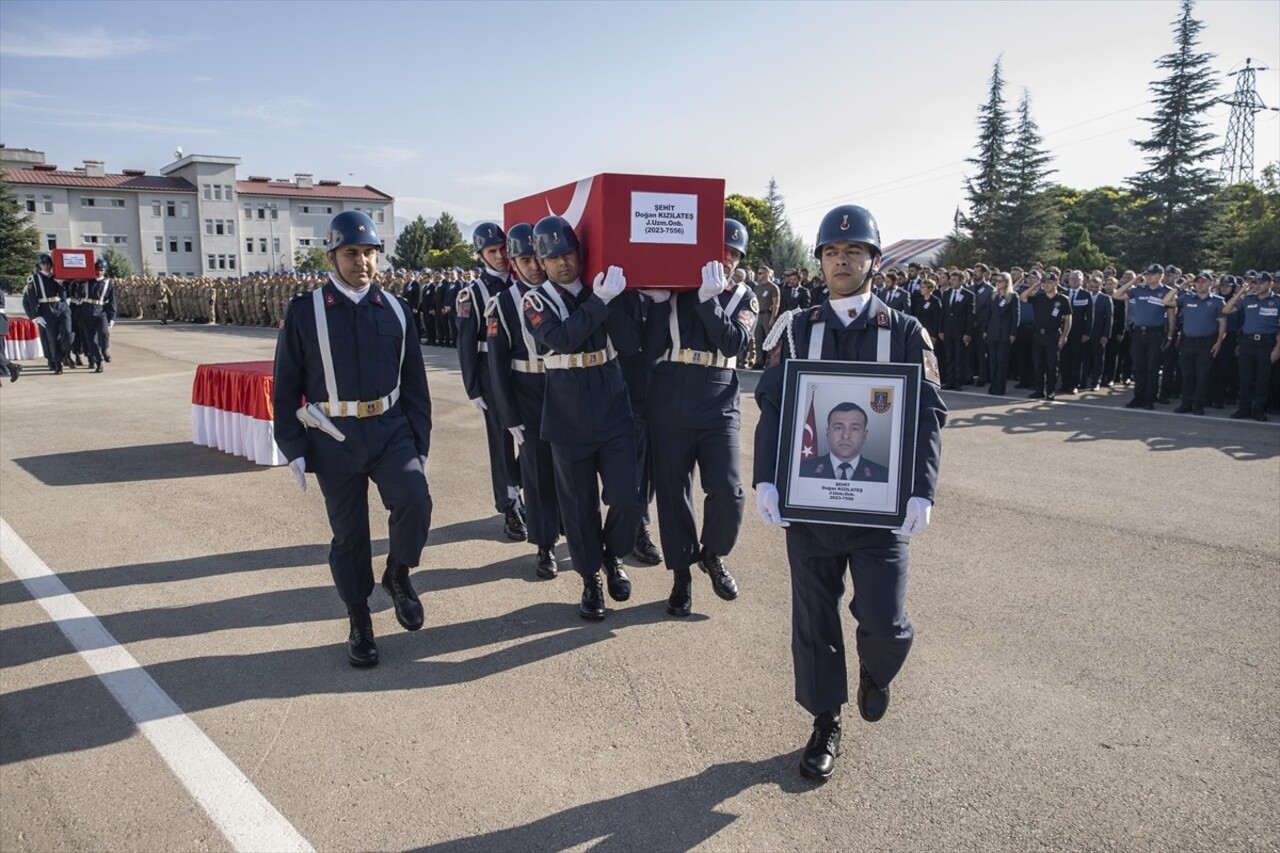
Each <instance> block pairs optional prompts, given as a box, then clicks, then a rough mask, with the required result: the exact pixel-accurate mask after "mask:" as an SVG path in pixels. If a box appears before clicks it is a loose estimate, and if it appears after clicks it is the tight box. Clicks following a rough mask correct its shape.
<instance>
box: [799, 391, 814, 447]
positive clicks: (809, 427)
mask: <svg viewBox="0 0 1280 853" xmlns="http://www.w3.org/2000/svg"><path fill="white" fill-rule="evenodd" d="M817 455H818V420H817V418H815V417H814V416H813V398H810V399H809V415H808V417H806V418H805V419H804V437H803V438H802V439H801V440H800V458H801V459H812V458H813V457H815V456H817Z"/></svg>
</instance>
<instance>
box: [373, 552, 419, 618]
mask: <svg viewBox="0 0 1280 853" xmlns="http://www.w3.org/2000/svg"><path fill="white" fill-rule="evenodd" d="M382 588H383V589H385V590H386V591H387V595H389V596H391V603H392V604H394V605H395V608H396V621H397V622H399V623H400V626H401V627H402V628H404V629H405V630H406V631H416V630H418V629H419V628H421V627H422V602H420V601H419V600H418V594H417V593H416V592H414V591H413V586H412V585H410V583H409V567H408V566H403V565H401V564H400V563H397V562H396V561H395V560H393V559H391V558H390V557H387V570H386V571H385V572H383V573H382Z"/></svg>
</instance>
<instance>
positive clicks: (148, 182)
mask: <svg viewBox="0 0 1280 853" xmlns="http://www.w3.org/2000/svg"><path fill="white" fill-rule="evenodd" d="M4 179H5V180H6V181H8V182H9V183H11V184H40V185H42V186H46V187H83V188H85V189H100V190H138V191H142V192H169V193H194V192H195V191H196V188H195V187H194V186H192V185H191V183H190V182H189V181H187V180H185V179H183V178H164V177H161V176H159V175H105V176H104V177H101V178H90V177H88V176H86V175H85V173H84V172H62V171H57V172H48V171H44V170H36V169H15V168H13V167H11V166H6V167H4Z"/></svg>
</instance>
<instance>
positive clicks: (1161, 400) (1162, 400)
mask: <svg viewBox="0 0 1280 853" xmlns="http://www.w3.org/2000/svg"><path fill="white" fill-rule="evenodd" d="M1156 402H1157V403H1159V404H1160V405H1162V406H1167V405H1169V398H1168V397H1156Z"/></svg>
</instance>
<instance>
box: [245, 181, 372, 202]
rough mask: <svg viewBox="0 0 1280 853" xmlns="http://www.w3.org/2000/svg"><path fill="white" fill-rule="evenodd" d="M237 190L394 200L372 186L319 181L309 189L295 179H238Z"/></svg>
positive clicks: (286, 194) (306, 195)
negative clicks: (351, 185)
mask: <svg viewBox="0 0 1280 853" xmlns="http://www.w3.org/2000/svg"><path fill="white" fill-rule="evenodd" d="M236 192H238V193H240V194H242V195H243V194H246V193H247V194H249V195H279V196H292V197H293V198H343V199H363V200H366V201H393V199H392V197H391V196H389V195H387V194H386V193H384V192H382V191H381V190H377V189H374V188H373V187H370V186H363V187H348V186H329V185H323V186H322V185H321V184H319V183H317V184H316V185H315V186H314V187H313V188H311V189H309V190H304V189H299V188H298V185H297V184H295V183H294V182H293V181H236Z"/></svg>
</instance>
